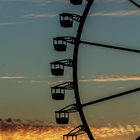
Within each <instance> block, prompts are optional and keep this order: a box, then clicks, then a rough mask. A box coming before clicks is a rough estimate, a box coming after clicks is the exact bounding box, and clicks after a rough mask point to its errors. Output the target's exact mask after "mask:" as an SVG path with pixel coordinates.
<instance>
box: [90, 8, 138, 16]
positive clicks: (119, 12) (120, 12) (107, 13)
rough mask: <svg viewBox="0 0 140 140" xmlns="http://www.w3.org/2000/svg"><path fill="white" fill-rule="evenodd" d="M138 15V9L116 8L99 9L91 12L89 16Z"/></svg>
mask: <svg viewBox="0 0 140 140" xmlns="http://www.w3.org/2000/svg"><path fill="white" fill-rule="evenodd" d="M138 15H140V10H139V9H138V10H136V9H131V10H117V11H100V12H95V13H91V14H90V16H120V17H122V16H138Z"/></svg>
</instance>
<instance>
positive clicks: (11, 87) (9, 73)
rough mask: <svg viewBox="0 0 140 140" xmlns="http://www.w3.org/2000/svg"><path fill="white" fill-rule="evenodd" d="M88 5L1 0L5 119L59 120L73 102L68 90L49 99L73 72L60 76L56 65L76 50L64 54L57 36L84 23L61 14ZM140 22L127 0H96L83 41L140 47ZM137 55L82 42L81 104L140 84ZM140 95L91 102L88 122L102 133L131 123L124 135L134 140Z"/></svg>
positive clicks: (1, 110) (0, 108)
mask: <svg viewBox="0 0 140 140" xmlns="http://www.w3.org/2000/svg"><path fill="white" fill-rule="evenodd" d="M136 2H138V3H139V0H136ZM85 4H86V1H84V2H83V5H81V6H73V5H71V4H70V3H69V1H68V0H0V50H1V51H0V85H1V88H0V118H2V119H5V118H9V117H10V118H14V119H20V120H33V121H36V120H42V121H46V122H47V123H48V124H55V118H54V112H55V111H56V110H59V109H61V108H63V107H65V106H67V105H69V104H73V103H75V99H74V94H73V91H68V92H67V93H66V99H65V100H64V101H60V102H59V101H54V100H52V99H51V94H50V87H51V86H54V85H57V84H59V83H63V82H66V81H70V80H72V69H71V68H66V69H65V75H64V76H63V77H54V76H52V75H51V71H50V62H52V61H56V60H59V59H66V58H68V59H72V55H73V46H72V45H68V48H67V51H66V52H64V53H58V52H56V51H54V48H53V44H52V38H54V37H57V36H75V35H76V30H77V28H78V23H76V22H75V23H74V27H73V28H71V29H64V28H62V27H61V26H60V24H59V16H58V15H59V14H60V13H62V12H71V13H77V14H82V12H83V10H84V7H85ZM139 22H140V10H139V9H138V8H137V7H135V6H134V5H132V4H131V3H130V2H129V1H128V0H117V1H115V0H104V1H103V0H96V1H95V3H94V5H93V6H92V8H91V10H90V13H89V15H88V17H87V20H86V23H85V26H84V29H83V33H82V38H81V39H82V40H85V41H90V42H96V43H105V44H108V45H117V46H120V47H128V48H133V49H139V50H140V46H139V44H140V39H139V36H140V28H139ZM139 60H140V55H139V54H137V53H131V52H122V51H118V50H112V49H105V48H99V47H97V46H88V45H83V44H81V45H80V49H79V57H78V79H79V90H80V97H81V101H82V103H86V102H89V101H92V100H95V99H99V98H102V97H106V96H109V95H113V94H116V93H119V92H123V91H127V90H130V89H133V88H137V87H139V84H140V62H139ZM139 93H140V92H136V93H134V94H132V95H128V96H124V97H121V98H118V99H113V100H110V101H107V102H103V103H100V104H96V105H91V106H87V107H85V108H84V112H85V115H86V118H87V120H88V123H89V124H90V125H91V126H94V128H96V129H100V130H102V128H106V129H107V130H110V129H109V128H110V127H111V128H116V129H119V130H120V128H124V129H123V130H126V131H127V130H129V128H133V129H131V130H132V131H133V132H132V133H127V134H126V133H125V136H127V138H128V137H129V138H131V139H130V140H132V139H134V138H135V137H136V136H138V135H140V112H139V105H140V103H139V98H140V95H139ZM80 123H81V122H80V119H79V116H78V113H75V114H71V118H70V124H72V125H73V124H75V125H78V124H80ZM130 132H131V131H130ZM120 137H121V134H120V135H119V139H118V140H120V139H121V138H120ZM116 138H117V137H116ZM123 138H124V137H123ZM127 138H126V139H127ZM107 139H108V140H109V138H108V137H107ZM99 140H100V139H99ZM113 140H114V138H113Z"/></svg>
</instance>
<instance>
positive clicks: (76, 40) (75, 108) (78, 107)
mask: <svg viewBox="0 0 140 140" xmlns="http://www.w3.org/2000/svg"><path fill="white" fill-rule="evenodd" d="M72 1H73V0H70V2H72ZM75 1H76V0H75ZM94 1H95V0H87V4H86V6H85V9H84V11H83V14H82V15H81V16H80V18H79V19H80V22H79V26H78V29H77V34H76V37H70V36H64V37H57V38H54V42H55V41H57V42H59V41H62V42H63V41H64V42H65V45H67V43H70V44H72V45H74V52H73V60H72V61H73V63H72V68H73V70H72V71H73V74H72V76H73V82H72V87H71V86H65V83H62V84H59V85H57V86H55V87H56V88H57V87H58V88H59V87H60V88H67V89H69V88H70V89H73V90H74V94H75V99H76V103H75V104H72V105H69V106H66V107H64V108H63V109H61V110H59V111H56V113H68V114H69V113H73V112H79V116H80V118H81V121H82V131H84V132H85V133H86V134H87V136H88V138H89V140H94V136H93V134H92V133H91V131H90V128H89V126H88V123H87V121H86V117H85V115H84V112H83V107H86V106H88V105H92V104H95V103H99V102H103V101H107V100H110V99H113V98H117V97H121V96H124V95H128V94H130V93H133V92H136V91H140V88H135V89H132V90H129V91H125V92H122V93H118V94H115V95H112V96H108V97H104V98H101V99H98V100H95V101H91V102H88V103H84V104H82V103H81V100H80V93H79V87H78V74H77V69H78V66H77V64H78V52H79V45H80V43H84V44H88V45H94V46H99V47H104V48H111V49H117V50H122V51H129V52H136V53H140V50H135V49H129V48H122V47H117V46H113V45H106V44H101V43H91V42H87V41H81V40H80V38H81V35H82V31H83V27H84V23H85V21H86V18H87V15H88V13H89V11H90V8H91V6H92V5H93V3H94ZM128 1H129V2H131V3H132V4H133V5H135V6H136V7H138V8H140V5H139V4H137V3H136V2H135V1H134V0H128ZM73 4H74V5H78V4H76V3H73ZM81 4H82V3H81ZM75 15H76V14H75ZM66 84H67V82H66ZM77 129H78V130H77ZM75 130H77V131H76V133H75V132H74V131H75ZM80 130H81V129H79V126H78V127H76V128H75V129H73V130H72V131H70V132H69V133H68V134H66V135H64V137H65V136H66V137H67V140H68V137H69V136H76V139H77V135H76V134H78V135H79V134H83V132H82V133H79V132H80ZM77 132H78V133H77Z"/></svg>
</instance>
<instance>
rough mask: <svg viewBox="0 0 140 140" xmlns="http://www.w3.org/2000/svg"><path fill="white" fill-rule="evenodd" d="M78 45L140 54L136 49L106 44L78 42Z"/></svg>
mask: <svg viewBox="0 0 140 140" xmlns="http://www.w3.org/2000/svg"><path fill="white" fill-rule="evenodd" d="M80 43H83V44H87V45H93V46H98V47H102V48H110V49H116V50H121V51H128V52H134V53H140V50H137V49H130V48H123V47H118V46H114V45H106V44H101V43H95V42H87V41H80Z"/></svg>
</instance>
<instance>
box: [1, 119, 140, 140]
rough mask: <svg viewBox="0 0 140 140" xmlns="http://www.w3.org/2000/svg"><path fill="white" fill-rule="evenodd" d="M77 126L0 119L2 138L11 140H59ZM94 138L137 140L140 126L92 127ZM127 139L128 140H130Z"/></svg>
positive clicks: (84, 137)
mask: <svg viewBox="0 0 140 140" xmlns="http://www.w3.org/2000/svg"><path fill="white" fill-rule="evenodd" d="M75 127H76V126H74V125H67V126H62V125H55V124H48V123H47V122H45V121H31V120H20V119H11V118H8V119H5V120H3V119H0V128H1V129H0V131H1V133H0V136H1V135H2V136H3V138H7V136H9V137H10V138H11V139H16V140H21V139H27V140H30V139H41V140H45V139H46V138H47V139H49V140H59V139H60V138H61V137H62V135H64V134H67V133H68V132H70V131H71V130H73V129H74V128H75ZM90 129H91V131H92V133H93V134H94V137H95V138H96V139H97V138H99V139H103V140H112V139H113V140H116V139H119V140H124V138H125V140H126V139H127V138H129V139H130V136H131V139H132V138H133V139H135V136H136V134H137V133H140V126H139V125H130V124H127V125H118V126H112V125H111V124H108V125H107V126H103V127H93V126H90ZM78 138H79V139H81V140H85V139H87V136H86V135H80V136H78ZM129 139H127V140H129Z"/></svg>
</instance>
